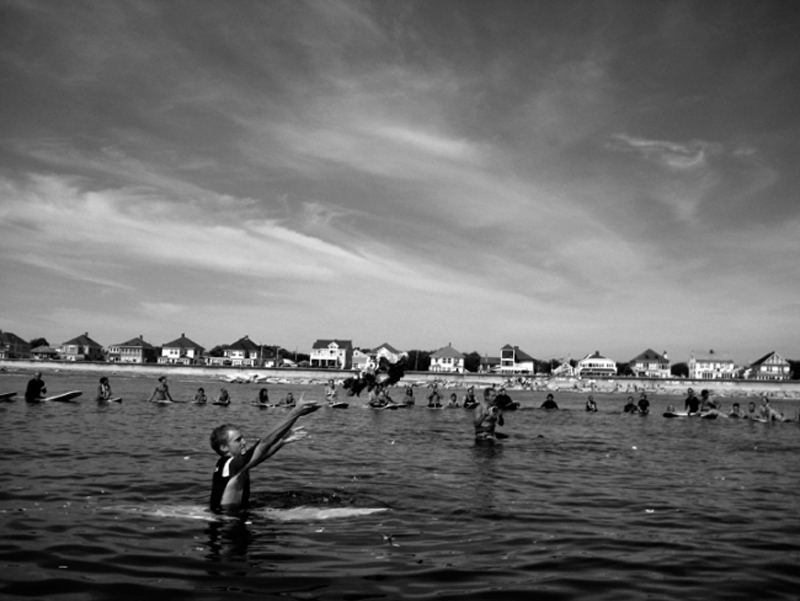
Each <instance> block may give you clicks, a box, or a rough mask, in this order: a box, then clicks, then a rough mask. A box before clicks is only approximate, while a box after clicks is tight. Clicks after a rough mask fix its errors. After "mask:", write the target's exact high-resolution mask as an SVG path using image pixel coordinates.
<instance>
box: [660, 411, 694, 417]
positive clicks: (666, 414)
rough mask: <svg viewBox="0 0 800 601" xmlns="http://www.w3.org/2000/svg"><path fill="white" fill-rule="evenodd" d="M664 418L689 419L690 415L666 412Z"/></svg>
mask: <svg viewBox="0 0 800 601" xmlns="http://www.w3.org/2000/svg"><path fill="white" fill-rule="evenodd" d="M664 417H689V414H688V413H677V412H675V411H665V412H664Z"/></svg>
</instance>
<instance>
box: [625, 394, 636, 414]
mask: <svg viewBox="0 0 800 601" xmlns="http://www.w3.org/2000/svg"><path fill="white" fill-rule="evenodd" d="M637 411H639V408H638V407H637V406H636V403H634V402H633V397H632V396H629V397H628V402H627V403H625V406H624V407H623V408H622V412H623V413H636V412H637Z"/></svg>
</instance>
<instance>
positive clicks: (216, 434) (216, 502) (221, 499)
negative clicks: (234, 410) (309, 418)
mask: <svg viewBox="0 0 800 601" xmlns="http://www.w3.org/2000/svg"><path fill="white" fill-rule="evenodd" d="M319 407H320V406H319V405H318V404H317V403H316V402H314V401H309V402H304V403H299V404H298V405H297V406H296V407H294V408H293V409H292V411H291V412H290V413H289V415H288V416H286V418H284V419H283V421H281V422H280V423H279V424H278V425H277V426H275V427H274V428H273V429H272V430H271V431H270V432H269V433H268V434H267V435H266V436H265V437H264V438H263V439H261V440H258V441H257V442H256V444H255V446H253V448H251V449H248V448H247V443H246V442H245V439H244V436H242V433H241V432H240V431H239V429H238V428H237V427H236V426H234V425H231V424H223V425H221V426H218V427H217V428H214V430H213V431H212V432H211V448H212V449H214V451H215V452H216V453H217V454H218V455H219V456H220V459H219V460H218V461H217V464H216V466H215V468H214V475H213V477H212V480H211V500H210V505H211V509H212V511H237V510H240V509H247V507H248V505H249V501H250V470H251V469H253V468H254V467H256V466H257V465H259V464H260V463H262V462H263V461H264V460H266V459H268V458H269V457H271V456H272V455H274V454H275V453H276V452H277V451H278V450H279V449H281V447H283V446H284V445H286V444H288V443H290V442H295V441H297V440H301V439H302V438H303V437H304V436H305V434H306V433H305V432H304V431H302V430H300V428H296V429H295V430H291V428H292V426H293V425H294V423H295V422H296V421H297V420H298V419H299V418H300V417H302V416H304V415H308V414H309V413H313V412H314V411H316V410H317V409H319Z"/></svg>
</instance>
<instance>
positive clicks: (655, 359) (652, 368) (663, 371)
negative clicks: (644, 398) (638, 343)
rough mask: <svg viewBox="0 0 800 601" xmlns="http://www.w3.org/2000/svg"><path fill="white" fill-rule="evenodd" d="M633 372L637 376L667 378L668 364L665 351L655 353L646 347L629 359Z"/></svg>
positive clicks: (668, 373)
mask: <svg viewBox="0 0 800 601" xmlns="http://www.w3.org/2000/svg"><path fill="white" fill-rule="evenodd" d="M630 367H631V371H632V372H633V374H634V375H635V376H637V377H639V378H669V377H670V364H669V358H668V357H667V351H664V352H663V353H657V352H655V351H654V350H653V349H647V350H646V351H644V352H643V353H640V354H639V355H636V356H635V357H634V358H633V359H631V360H630Z"/></svg>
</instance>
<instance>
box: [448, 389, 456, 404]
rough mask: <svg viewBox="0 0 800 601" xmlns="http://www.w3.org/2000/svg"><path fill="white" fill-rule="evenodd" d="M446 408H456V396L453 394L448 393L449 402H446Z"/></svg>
mask: <svg viewBox="0 0 800 601" xmlns="http://www.w3.org/2000/svg"><path fill="white" fill-rule="evenodd" d="M447 406H448V407H458V395H457V394H456V393H455V392H451V393H450V400H449V401H447Z"/></svg>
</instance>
